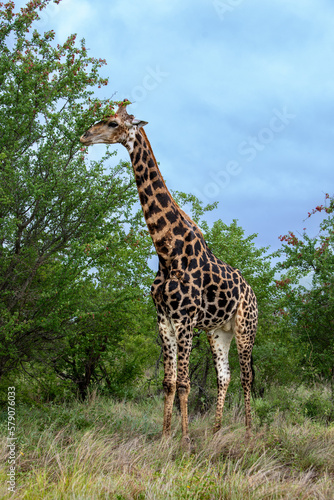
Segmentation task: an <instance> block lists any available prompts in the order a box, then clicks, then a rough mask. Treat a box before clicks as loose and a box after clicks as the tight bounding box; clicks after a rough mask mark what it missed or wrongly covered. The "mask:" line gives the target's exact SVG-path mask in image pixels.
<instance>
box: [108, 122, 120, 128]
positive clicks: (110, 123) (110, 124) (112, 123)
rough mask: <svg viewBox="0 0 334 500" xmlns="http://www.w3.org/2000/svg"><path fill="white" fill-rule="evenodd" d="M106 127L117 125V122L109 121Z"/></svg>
mask: <svg viewBox="0 0 334 500" xmlns="http://www.w3.org/2000/svg"><path fill="white" fill-rule="evenodd" d="M108 127H112V128H115V127H118V123H117V122H109V123H108Z"/></svg>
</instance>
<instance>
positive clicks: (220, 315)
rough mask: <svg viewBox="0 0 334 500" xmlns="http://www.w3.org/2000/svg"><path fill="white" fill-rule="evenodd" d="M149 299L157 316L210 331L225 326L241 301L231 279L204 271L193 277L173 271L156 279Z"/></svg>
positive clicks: (192, 275)
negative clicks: (151, 299)
mask: <svg viewBox="0 0 334 500" xmlns="http://www.w3.org/2000/svg"><path fill="white" fill-rule="evenodd" d="M231 269H232V268H231ZM152 296H153V299H154V301H155V304H156V307H157V309H158V312H160V313H161V314H163V315H164V316H167V317H170V318H172V319H173V320H178V321H191V323H192V325H193V326H194V327H197V328H201V329H204V330H206V331H209V330H211V329H213V328H217V327H218V326H223V325H224V324H227V323H228V322H229V321H230V320H231V318H232V317H233V315H234V313H235V311H236V309H237V305H238V303H239V300H240V287H239V286H238V283H235V282H234V281H233V279H232V276H231V279H230V280H226V279H221V276H219V275H218V274H217V273H216V274H212V272H211V271H210V269H209V271H208V273H207V274H206V268H203V269H198V270H196V271H194V272H192V273H189V272H187V271H185V272H181V271H175V272H173V273H169V275H168V276H167V278H166V277H163V276H157V279H156V280H155V282H154V284H153V286H152Z"/></svg>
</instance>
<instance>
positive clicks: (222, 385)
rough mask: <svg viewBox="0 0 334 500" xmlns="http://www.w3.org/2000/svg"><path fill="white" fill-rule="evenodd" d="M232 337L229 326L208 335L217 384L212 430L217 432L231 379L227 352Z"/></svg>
mask: <svg viewBox="0 0 334 500" xmlns="http://www.w3.org/2000/svg"><path fill="white" fill-rule="evenodd" d="M232 338H233V331H232V328H231V327H230V328H226V329H225V330H224V329H223V328H219V329H217V330H215V331H214V332H211V333H210V334H209V335H208V339H209V342H210V347H211V352H212V355H213V360H214V363H215V368H216V373H217V386H218V395H217V408H216V417H215V424H214V428H213V432H217V431H218V430H219V429H220V427H221V420H222V416H223V409H224V402H225V397H226V392H227V388H228V385H229V383H230V379H231V375H230V367H229V363H228V353H229V349H230V344H231V340H232Z"/></svg>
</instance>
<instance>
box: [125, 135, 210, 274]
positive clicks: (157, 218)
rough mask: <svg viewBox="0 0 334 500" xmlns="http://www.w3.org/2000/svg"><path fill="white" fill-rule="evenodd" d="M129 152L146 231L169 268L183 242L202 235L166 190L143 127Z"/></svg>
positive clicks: (163, 262)
mask: <svg viewBox="0 0 334 500" xmlns="http://www.w3.org/2000/svg"><path fill="white" fill-rule="evenodd" d="M129 146H130V145H129ZM128 150H129V153H130V158H131V162H132V166H133V170H134V174H135V179H136V183H137V188H138V194H139V199H140V203H141V205H142V209H143V212H144V217H145V220H146V224H147V227H148V230H149V232H150V235H151V238H152V240H153V243H154V246H155V248H156V251H157V254H158V256H159V260H160V262H161V263H162V264H163V265H165V266H167V267H168V266H169V264H170V263H171V260H172V259H173V256H175V252H177V250H178V247H180V246H181V244H183V241H184V239H185V238H187V237H188V238H191V239H194V238H196V237H202V235H201V232H200V230H199V229H198V227H197V226H196V224H195V223H194V222H193V221H192V220H191V219H190V217H188V216H187V215H186V214H185V213H184V212H183V210H181V209H180V207H179V206H178V205H177V203H176V202H175V200H174V199H173V197H172V195H171V194H170V192H169V191H168V189H167V186H166V184H165V181H164V179H163V177H162V175H161V172H160V170H159V167H158V165H157V162H156V159H155V157H154V154H153V151H152V148H151V145H150V143H149V141H148V139H147V137H146V134H145V132H144V130H143V129H142V128H141V129H139V130H138V131H137V132H136V135H135V137H134V138H133V140H132V141H131V146H130V147H128Z"/></svg>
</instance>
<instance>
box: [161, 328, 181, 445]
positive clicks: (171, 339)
mask: <svg viewBox="0 0 334 500" xmlns="http://www.w3.org/2000/svg"><path fill="white" fill-rule="evenodd" d="M159 333H160V338H161V341H162V352H163V361H164V372H165V376H164V381H163V388H164V392H165V404H164V421H163V430H162V436H163V437H168V436H169V435H170V431H171V423H172V412H173V403H174V397H175V391H176V370H177V365H176V357H177V342H176V337H175V332H174V329H173V327H172V325H171V323H170V321H169V320H168V319H167V318H161V319H160V320H159Z"/></svg>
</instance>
